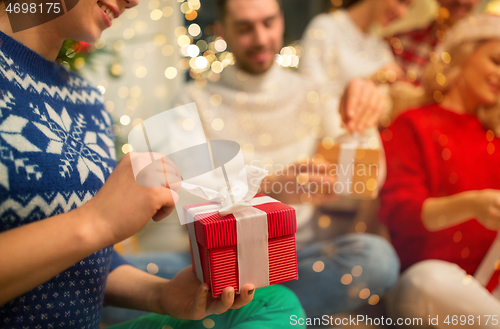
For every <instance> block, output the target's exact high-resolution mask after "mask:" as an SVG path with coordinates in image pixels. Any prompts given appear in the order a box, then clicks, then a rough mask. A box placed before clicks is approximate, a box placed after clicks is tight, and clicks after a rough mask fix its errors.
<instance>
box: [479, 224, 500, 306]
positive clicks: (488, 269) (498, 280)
mask: <svg viewBox="0 0 500 329" xmlns="http://www.w3.org/2000/svg"><path fill="white" fill-rule="evenodd" d="M474 277H475V278H476V280H477V281H478V282H479V283H480V284H481V285H482V286H484V287H485V288H486V289H487V290H488V291H489V292H491V293H492V294H493V296H494V297H495V298H496V299H498V300H500V232H499V233H498V235H497V237H496V239H495V241H493V244H492V245H491V247H490V249H489V250H488V253H487V254H486V256H484V258H483V261H482V262H481V264H480V265H479V267H478V269H477V270H476V273H474Z"/></svg>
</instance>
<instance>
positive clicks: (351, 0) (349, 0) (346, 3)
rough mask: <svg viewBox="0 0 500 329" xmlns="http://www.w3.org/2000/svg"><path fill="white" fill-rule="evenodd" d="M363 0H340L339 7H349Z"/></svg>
mask: <svg viewBox="0 0 500 329" xmlns="http://www.w3.org/2000/svg"><path fill="white" fill-rule="evenodd" d="M362 1H363V0H342V6H341V8H346V9H347V8H351V7H352V6H354V5H356V4H358V3H360V2H362Z"/></svg>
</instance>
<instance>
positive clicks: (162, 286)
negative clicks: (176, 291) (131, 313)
mask: <svg viewBox="0 0 500 329" xmlns="http://www.w3.org/2000/svg"><path fill="white" fill-rule="evenodd" d="M170 285H171V282H170V280H166V279H161V281H158V284H157V287H156V289H153V291H151V295H150V298H149V303H150V309H151V310H152V312H154V313H158V314H162V315H169V314H168V313H169V312H168V305H166V303H167V302H168V300H169V299H170V298H171V297H169V296H170V294H169V293H168V290H169V287H170ZM163 296H167V298H165V299H164V298H162V297H163Z"/></svg>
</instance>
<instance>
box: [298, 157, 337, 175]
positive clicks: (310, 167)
mask: <svg viewBox="0 0 500 329" xmlns="http://www.w3.org/2000/svg"><path fill="white" fill-rule="evenodd" d="M329 168H330V162H328V161H326V160H323V159H312V160H311V161H304V162H297V163H293V164H291V165H290V166H289V167H288V169H289V170H288V172H291V173H293V174H294V175H297V174H298V173H318V174H325V173H327V172H328V169H329Z"/></svg>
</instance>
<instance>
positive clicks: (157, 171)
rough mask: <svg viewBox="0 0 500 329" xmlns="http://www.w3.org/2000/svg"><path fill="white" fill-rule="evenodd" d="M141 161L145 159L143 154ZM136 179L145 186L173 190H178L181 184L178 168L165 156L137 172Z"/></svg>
mask: <svg viewBox="0 0 500 329" xmlns="http://www.w3.org/2000/svg"><path fill="white" fill-rule="evenodd" d="M141 161H146V160H145V159H144V156H143V157H142V160H141ZM136 181H137V183H138V184H139V185H142V186H145V187H168V188H172V189H173V190H174V191H178V190H179V189H180V185H181V177H180V173H179V170H178V169H177V167H176V166H175V165H174V164H173V163H172V162H171V161H170V160H169V159H168V158H167V157H163V158H160V159H158V160H156V161H154V162H151V163H150V164H149V165H147V166H145V167H144V168H143V169H142V170H141V171H140V172H139V173H138V174H137V176H136Z"/></svg>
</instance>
